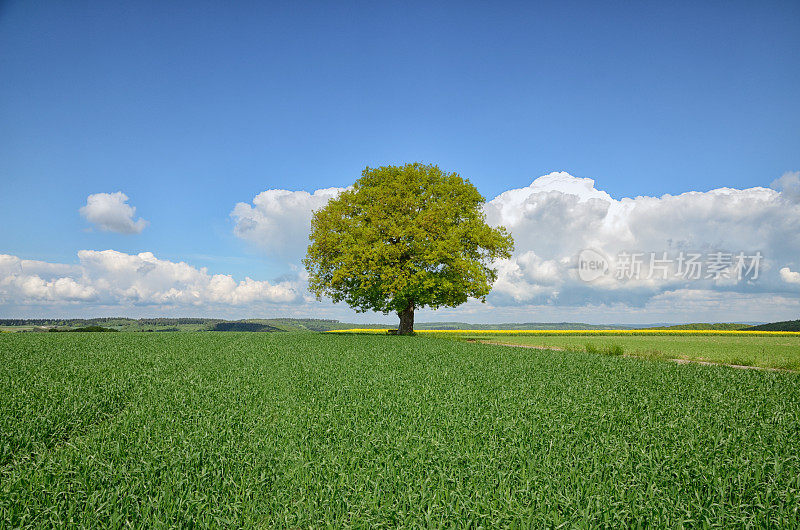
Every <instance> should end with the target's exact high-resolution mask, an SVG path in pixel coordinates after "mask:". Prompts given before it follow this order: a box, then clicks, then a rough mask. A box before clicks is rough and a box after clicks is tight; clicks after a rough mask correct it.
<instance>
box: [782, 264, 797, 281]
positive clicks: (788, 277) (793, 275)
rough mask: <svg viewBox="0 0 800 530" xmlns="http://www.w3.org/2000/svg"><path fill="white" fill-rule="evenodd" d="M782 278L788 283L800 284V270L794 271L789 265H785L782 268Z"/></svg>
mask: <svg viewBox="0 0 800 530" xmlns="http://www.w3.org/2000/svg"><path fill="white" fill-rule="evenodd" d="M780 275H781V279H782V280H783V281H785V282H786V283H796V284H800V272H794V271H792V270H790V269H789V267H784V268H782V269H781V270H780Z"/></svg>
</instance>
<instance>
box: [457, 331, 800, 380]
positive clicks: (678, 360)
mask: <svg viewBox="0 0 800 530" xmlns="http://www.w3.org/2000/svg"><path fill="white" fill-rule="evenodd" d="M466 342H470V343H473V344H474V343H480V344H488V345H490V346H506V347H512V348H527V349H532V350H546V351H569V350H568V349H567V348H559V347H549V346H539V345H534V344H509V343H507V342H496V341H491V340H477V339H468V340H467V341H466ZM598 355H599V354H598ZM622 357H628V358H631V359H648V360H661V361H671V362H674V363H678V364H702V365H704V366H727V367H729V368H738V369H740V370H761V371H767V372H789V373H796V372H797V371H796V370H790V369H788V368H770V367H768V366H746V365H742V364H727V363H715V362H712V361H703V360H700V359H683V358H679V357H675V358H665V359H652V358H649V357H646V356H644V355H636V354H635V353H626V354H623V355H622Z"/></svg>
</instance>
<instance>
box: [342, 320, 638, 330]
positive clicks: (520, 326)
mask: <svg viewBox="0 0 800 530" xmlns="http://www.w3.org/2000/svg"><path fill="white" fill-rule="evenodd" d="M358 327H361V326H358ZM383 327H387V326H383ZM388 327H392V326H388ZM414 329H437V330H447V329H469V330H475V331H477V330H492V329H510V330H517V331H520V330H531V329H546V330H558V329H586V330H589V329H633V326H622V325H617V324H607V325H606V324H600V325H598V324H583V323H581V322H524V323H518V322H506V323H503V324H467V323H466V322H416V323H414Z"/></svg>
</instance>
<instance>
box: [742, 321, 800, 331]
mask: <svg viewBox="0 0 800 530" xmlns="http://www.w3.org/2000/svg"><path fill="white" fill-rule="evenodd" d="M747 330H748V331H800V320H787V321H784V322H772V323H770V324H761V325H760V326H752V327H749V328H747Z"/></svg>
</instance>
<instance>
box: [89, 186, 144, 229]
mask: <svg viewBox="0 0 800 530" xmlns="http://www.w3.org/2000/svg"><path fill="white" fill-rule="evenodd" d="M78 211H79V212H80V214H81V216H82V217H83V218H84V219H86V220H87V221H89V222H90V223H92V224H93V225H94V226H95V227H96V228H98V229H99V230H102V231H104V232H116V233H118V234H140V233H141V232H142V230H144V229H145V227H146V226H147V225H148V222H147V221H145V220H144V219H142V218H139V219H136V220H134V219H133V217H134V215H136V207H135V206H132V205H130V204H128V196H127V195H125V194H124V193H122V192H121V191H118V192H116V193H95V194H92V195H89V196H88V197H87V198H86V205H85V206H83V207H81V209H80V210H78Z"/></svg>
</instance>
